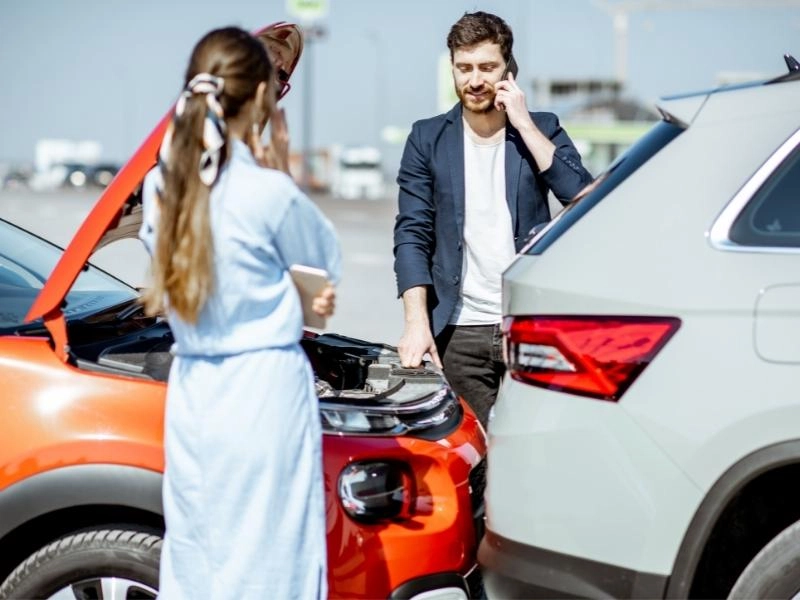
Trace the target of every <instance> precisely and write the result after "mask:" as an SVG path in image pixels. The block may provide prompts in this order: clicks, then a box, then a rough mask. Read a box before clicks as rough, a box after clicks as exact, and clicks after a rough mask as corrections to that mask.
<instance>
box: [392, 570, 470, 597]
mask: <svg viewBox="0 0 800 600" xmlns="http://www.w3.org/2000/svg"><path fill="white" fill-rule="evenodd" d="M482 596H483V580H482V579H481V574H480V571H479V570H478V567H477V565H476V566H475V568H473V569H472V570H471V571H470V572H469V573H468V574H467V576H466V577H462V576H461V575H459V574H458V573H436V574H434V575H426V576H424V577H418V578H417V579H412V580H411V581H407V582H406V583H404V584H403V585H401V586H398V587H397V588H396V589H395V590H394V591H393V592H392V593H391V595H390V596H389V600H417V599H419V600H422V599H424V600H467V599H468V598H481V597H482Z"/></svg>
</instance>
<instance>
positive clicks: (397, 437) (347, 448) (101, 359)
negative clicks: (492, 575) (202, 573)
mask: <svg viewBox="0 0 800 600" xmlns="http://www.w3.org/2000/svg"><path fill="white" fill-rule="evenodd" d="M170 116H171V114H168V115H167V116H166V117H165V118H164V119H162V121H161V122H160V123H159V125H158V126H157V127H156V128H155V130H154V131H153V132H152V133H151V134H150V136H149V137H148V138H147V139H146V140H145V142H144V143H143V144H142V146H141V147H140V148H139V149H138V150H137V151H136V153H135V154H134V155H133V157H132V158H131V159H130V160H129V161H128V163H127V164H126V165H125V166H124V167H123V168H122V170H120V172H119V174H118V175H117V177H116V178H114V180H113V181H112V182H111V183H110V185H109V186H108V187H107V188H106V189H105V191H104V192H103V193H102V195H101V196H100V198H99V200H98V202H97V204H96V205H95V207H94V208H93V209H92V211H91V213H90V214H89V216H88V217H87V219H86V220H85V222H84V223H83V225H82V226H81V227H80V229H79V230H78V232H77V233H76V234H75V237H74V239H73V240H72V242H71V243H70V244H69V246H68V247H67V248H66V250H63V251H62V250H61V249H60V248H58V247H56V246H54V245H53V244H50V243H49V242H47V241H45V240H43V239H41V238H39V237H37V236H34V235H33V234H30V233H28V232H26V231H23V230H22V229H20V228H18V227H15V226H14V225H12V224H11V223H8V222H6V221H3V220H0V382H2V384H3V389H2V391H0V598H3V599H6V598H8V599H11V598H14V599H17V598H50V599H54V600H59V599H61V598H97V599H99V598H126V599H131V600H132V599H134V598H136V599H143V598H155V597H156V594H157V586H158V564H159V555H160V550H161V539H162V535H163V531H164V521H163V513H162V506H161V481H162V472H163V468H164V456H163V447H162V435H163V414H164V399H165V391H166V385H165V384H166V379H167V374H168V372H169V366H170V363H171V360H172V355H171V353H170V347H171V345H172V343H173V338H172V334H171V331H170V327H169V323H168V322H167V321H166V320H164V319H162V318H160V317H158V318H157V317H149V316H146V315H145V314H144V313H143V310H142V305H141V303H140V301H139V293H138V291H137V290H136V289H134V288H132V287H130V286H128V285H126V284H125V283H123V282H122V281H119V280H117V279H115V278H114V277H112V276H110V275H109V274H107V273H105V272H103V271H101V270H100V269H97V268H95V267H94V266H92V264H91V263H90V262H89V259H90V257H91V256H92V254H93V252H94V251H96V250H98V249H99V248H101V247H103V246H105V245H107V244H110V243H113V242H115V241H117V240H119V239H125V238H131V237H135V236H136V235H137V232H138V230H139V227H140V225H141V217H142V212H141V211H142V204H141V182H142V180H143V178H144V176H145V174H146V173H147V172H148V171H149V169H150V168H151V167H152V166H154V164H155V161H156V155H157V151H158V147H159V145H160V143H161V139H162V137H163V134H164V131H165V129H166V126H167V123H168V120H169V117H170ZM302 345H303V348H304V349H305V351H306V353H307V354H308V357H309V360H310V362H311V364H312V366H313V368H314V371H315V374H316V385H317V393H318V396H319V398H320V419H321V421H322V427H323V432H324V439H323V470H324V479H325V498H326V506H327V540H328V568H329V570H328V576H329V580H328V586H329V592H330V596H331V597H332V598H377V597H383V598H386V597H394V598H411V597H419V598H426V599H434V598H441V599H445V598H447V599H452V600H457V599H458V598H467V597H468V595H469V594H470V589H471V586H472V589H477V587H476V586H479V574H478V572H477V569H476V548H477V535H478V534H477V533H476V531H477V527H480V526H481V525H482V517H483V511H482V495H483V482H484V479H483V473H484V468H485V463H484V459H483V457H484V454H485V435H484V432H483V429H482V428H481V426H480V424H479V423H478V421H477V419H476V417H475V415H474V414H473V413H472V412H471V410H470V409H469V408H468V406H467V405H466V404H465V403H464V402H463V401H462V400H461V399H460V398H457V397H456V396H455V395H454V393H453V391H452V390H451V389H450V387H449V385H448V384H447V382H446V381H445V379H444V378H443V376H442V374H441V372H440V371H438V370H437V369H436V368H435V367H433V366H432V365H431V364H430V363H427V364H425V365H423V366H422V367H420V368H417V369H404V368H402V367H401V366H400V362H399V358H398V355H397V352H396V350H395V349H394V348H392V347H390V346H387V345H384V344H380V343H375V342H369V341H363V340H356V339H351V338H348V337H345V336H341V335H337V334H334V333H326V334H321V335H317V334H312V333H308V334H306V336H305V337H304V339H303V340H302ZM252 384H253V385H254V386H259V387H268V386H269V385H270V382H269V381H268V380H265V381H253V382H252ZM224 400H225V399H224V398H220V401H221V402H224ZM286 401H287V402H291V401H292V398H286ZM276 426H278V427H291V426H292V424H291V423H279V424H276ZM265 435H268V432H265ZM264 510H269V507H266V506H265V507H264ZM275 518H276V519H280V518H281V516H280V515H275ZM198 568H202V566H201V565H198Z"/></svg>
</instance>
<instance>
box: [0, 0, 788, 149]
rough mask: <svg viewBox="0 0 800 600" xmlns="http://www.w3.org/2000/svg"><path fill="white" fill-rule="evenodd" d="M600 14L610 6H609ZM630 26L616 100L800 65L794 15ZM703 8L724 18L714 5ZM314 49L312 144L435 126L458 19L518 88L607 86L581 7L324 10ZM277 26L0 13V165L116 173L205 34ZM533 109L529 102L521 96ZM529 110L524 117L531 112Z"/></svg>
mask: <svg viewBox="0 0 800 600" xmlns="http://www.w3.org/2000/svg"><path fill="white" fill-rule="evenodd" d="M609 1H610V2H611V3H612V4H613V3H614V2H616V1H618V0H609ZM673 4H680V5H681V6H692V7H693V8H689V9H685V8H682V9H673V10H652V11H642V12H637V13H634V14H632V15H631V17H630V29H629V37H628V55H627V56H628V60H627V63H628V89H627V95H628V96H632V97H636V98H639V99H641V100H643V101H646V102H648V103H654V102H655V101H656V100H657V98H658V97H660V96H663V95H670V94H673V93H678V92H686V91H691V90H695V89H704V88H708V87H711V86H713V85H714V83H715V79H716V76H717V74H718V73H719V72H722V71H738V72H753V73H763V74H765V75H777V74H779V73H782V72H783V71H784V70H785V67H784V64H783V60H782V54H783V53H784V52H791V53H794V54H795V55H796V56H798V57H800V6H798V5H797V4H796V5H795V6H794V7H793V8H775V7H772V6H769V7H767V6H765V5H767V4H774V3H769V2H763V1H762V2H761V3H758V2H750V3H747V2H741V1H734V0H731V2H729V3H727V4H728V6H725V7H723V8H707V9H699V8H697V7H698V6H699V4H698V3H697V2H695V3H692V2H686V1H682V2H679V1H674V2H673ZM717 4H725V3H722V2H718V3H717ZM329 6H330V8H329V14H328V16H327V17H326V18H325V20H324V21H323V23H322V24H323V25H324V27H325V28H326V30H327V35H326V37H325V38H324V39H323V40H322V41H320V42H318V43H316V44H315V45H314V46H313V49H312V52H313V70H312V74H313V96H314V97H313V102H312V113H311V114H312V123H313V127H312V129H311V135H312V141H313V143H314V145H315V146H327V145H330V144H332V143H336V142H339V143H344V144H357V143H374V142H376V141H377V140H378V139H379V137H378V131H379V130H380V128H382V127H385V126H396V127H401V128H408V127H409V126H410V124H411V123H412V122H413V121H414V120H416V119H420V118H424V117H427V116H431V115H433V114H436V113H437V112H439V111H438V110H437V90H436V78H437V60H438V57H439V55H440V54H441V53H442V52H443V51H444V50H445V49H446V46H445V38H446V35H447V32H448V30H449V28H450V26H451V25H452V23H453V22H454V21H456V20H457V19H458V18H459V17H460V16H461V15H462V14H463V13H464V12H465V11H473V10H486V11H489V12H494V13H496V14H498V15H500V16H502V17H503V18H504V19H506V21H507V22H508V23H509V25H511V27H512V28H513V30H514V34H515V39H516V43H515V54H516V57H517V61H518V62H519V64H520V76H519V77H520V79H521V81H522V82H523V84H524V85H526V86H528V87H526V89H530V83H531V81H532V79H533V78H534V77H539V76H546V77H598V78H611V77H612V76H613V74H614V51H613V50H614V36H613V29H612V21H611V18H610V17H609V16H608V15H607V14H606V13H604V12H603V11H602V10H601V9H600V8H598V7H597V5H596V4H595V3H593V2H592V0H494V1H484V2H477V1H474V0H472V1H462V0H396V1H395V0H392V1H388V0H329ZM278 20H290V17H289V15H288V14H287V12H286V4H285V2H284V0H261V1H260V2H255V1H251V0H224V1H217V2H211V1H209V0H175V1H170V0H136V1H133V0H58V1H53V0H2V3H1V4H0V73H2V74H3V79H4V82H5V86H4V87H5V90H6V91H5V93H4V94H3V96H2V98H3V99H2V105H1V106H2V110H0V131H2V135H1V136H0V160H13V161H32V160H33V154H34V145H35V142H36V140H37V139H40V138H45V137H56V138H68V139H75V140H80V139H97V140H99V141H100V142H101V143H102V144H103V148H104V154H105V156H106V158H108V159H111V160H124V159H125V158H127V156H129V155H130V153H131V152H132V151H133V150H134V149H135V148H136V146H137V145H138V144H139V143H140V142H141V140H142V139H143V138H144V136H145V135H146V134H147V133H148V132H149V130H150V129H151V128H152V126H153V125H154V124H155V122H156V121H157V119H158V118H159V117H160V116H161V115H162V114H163V113H164V111H165V110H166V108H167V107H168V106H169V104H170V103H171V102H172V100H173V99H174V98H175V97H176V95H177V93H178V91H179V87H180V83H181V78H182V73H183V70H184V68H185V65H186V62H187V59H188V56H189V53H190V51H191V48H192V46H193V45H194V43H195V42H196V41H197V39H199V37H200V36H201V35H203V34H204V33H205V32H206V31H208V30H209V29H211V28H214V27H217V26H222V25H231V24H233V25H239V26H242V27H244V28H246V29H256V28H258V27H260V26H262V25H265V24H267V23H270V22H273V21H278ZM303 66H304V63H303V61H301V64H300V67H299V68H298V70H297V72H296V73H295V75H294V77H293V89H292V92H291V93H290V94H289V96H287V98H286V99H285V100H284V101H283V105H284V107H285V108H286V111H287V114H288V117H289V126H290V131H291V135H292V140H293V148H295V149H297V148H299V147H300V145H301V140H302V139H303V119H302V116H303V94H304V92H305V85H304V83H305V82H304V73H303ZM530 96H531V97H532V96H533V95H532V94H530ZM529 106H530V107H531V108H532V109H535V108H536V107H535V105H534V103H533V102H532V101H529Z"/></svg>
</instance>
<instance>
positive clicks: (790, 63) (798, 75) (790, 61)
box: [766, 54, 800, 83]
mask: <svg viewBox="0 0 800 600" xmlns="http://www.w3.org/2000/svg"><path fill="white" fill-rule="evenodd" d="M783 60H784V61H785V62H786V67H787V68H788V69H789V72H788V73H784V74H783V75H779V76H778V77H776V78H775V79H770V80H769V81H767V82H766V83H780V82H782V81H795V80H798V79H800V61H798V60H797V59H796V58H795V57H794V56H792V55H791V54H784V55H783Z"/></svg>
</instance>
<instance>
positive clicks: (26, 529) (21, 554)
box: [0, 464, 164, 582]
mask: <svg viewBox="0 0 800 600" xmlns="http://www.w3.org/2000/svg"><path fill="white" fill-rule="evenodd" d="M162 479H163V475H162V474H161V473H160V472H157V471H151V470H148V469H143V468H140V467H132V466H127V465H115V464H93V465H71V466H68V467H61V468H58V469H53V470H50V471H46V472H43V473H40V474H37V475H34V476H31V477H28V478H26V479H24V480H22V481H20V482H18V483H15V484H14V485H11V486H9V487H7V488H5V489H4V490H3V491H2V492H0V582H2V581H3V580H4V579H5V577H6V576H7V575H8V574H9V573H10V572H11V571H12V570H13V569H14V568H15V567H16V565H17V564H19V563H20V562H22V561H23V560H25V559H26V558H27V557H28V556H29V555H30V554H31V553H32V552H34V551H36V550H37V549H38V548H39V547H41V546H43V545H44V544H45V543H49V542H52V541H53V540H54V539H57V538H58V537H60V536H62V535H66V534H68V533H72V532H75V531H77V530H81V529H85V528H87V527H93V526H98V525H108V524H112V523H128V524H131V525H138V526H141V527H143V528H144V529H146V530H148V531H153V532H160V531H163V529H164V524H163V514H164V512H163V507H162V504H161V484H162Z"/></svg>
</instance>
